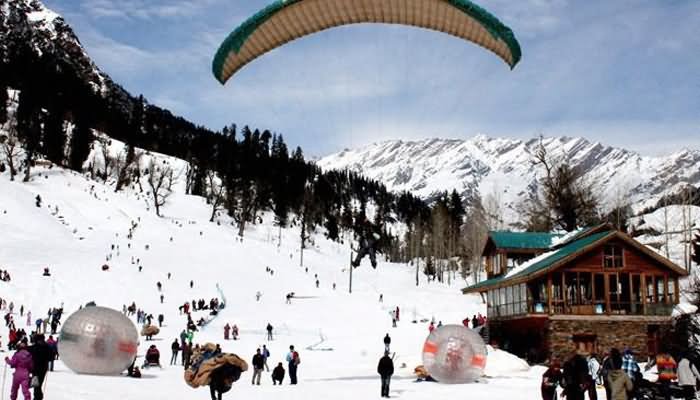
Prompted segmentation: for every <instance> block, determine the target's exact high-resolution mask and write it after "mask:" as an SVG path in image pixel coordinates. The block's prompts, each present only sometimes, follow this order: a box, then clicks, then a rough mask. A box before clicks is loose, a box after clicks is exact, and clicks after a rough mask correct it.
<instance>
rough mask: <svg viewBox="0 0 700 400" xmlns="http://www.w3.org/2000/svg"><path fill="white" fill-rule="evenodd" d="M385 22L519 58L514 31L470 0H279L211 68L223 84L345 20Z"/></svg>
mask: <svg viewBox="0 0 700 400" xmlns="http://www.w3.org/2000/svg"><path fill="white" fill-rule="evenodd" d="M357 23H386V24H401V25H410V26H417V27H422V28H427V29H432V30H436V31H440V32H444V33H447V34H450V35H453V36H456V37H459V38H462V39H465V40H468V41H471V42H473V43H475V44H477V45H479V46H482V47H484V48H486V49H487V50H490V51H492V52H493V53H495V54H496V55H498V56H499V57H500V58H502V59H503V61H505V62H506V63H507V64H508V65H509V66H510V67H511V68H513V67H515V65H516V64H517V63H518V61H520V45H519V44H518V41H517V40H516V39H515V35H513V31H511V29H510V28H508V27H507V26H505V25H504V24H503V23H501V21H499V20H498V19H497V18H496V17H494V16H493V15H491V14H490V13H489V12H488V11H486V10H484V9H483V8H481V7H479V6H477V5H476V4H474V3H472V2H471V1H469V0H403V1H400V2H399V1H387V0H364V1H348V0H277V1H275V2H274V3H272V4H270V5H269V6H267V7H265V8H263V9H262V10H260V11H259V12H257V13H256V14H255V15H253V16H252V17H250V18H249V19H247V20H246V21H245V22H243V24H241V25H240V26H239V27H238V28H236V29H235V30H234V31H233V32H232V33H231V34H230V35H229V36H228V37H227V38H226V40H225V41H224V42H223V43H222V44H221V47H219V50H218V52H217V53H216V56H215V57H214V62H213V65H212V71H213V73H214V76H215V77H216V79H218V80H219V82H221V83H222V84H224V83H226V81H227V80H228V79H229V78H230V77H231V76H232V75H233V74H235V73H236V72H237V71H238V70H240V69H241V68H243V66H245V65H246V64H248V63H249V62H251V61H253V60H254V59H256V58H258V57H260V56H261V55H263V54H265V53H266V52H268V51H270V50H272V49H274V48H276V47H279V46H282V45H283V44H285V43H287V42H290V41H292V40H295V39H298V38H300V37H303V36H306V35H310V34H312V33H316V32H320V31H322V30H325V29H329V28H333V27H336V26H341V25H349V24H357Z"/></svg>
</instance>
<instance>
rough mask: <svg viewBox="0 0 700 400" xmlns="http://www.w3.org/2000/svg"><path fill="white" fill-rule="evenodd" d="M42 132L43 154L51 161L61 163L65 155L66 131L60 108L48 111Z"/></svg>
mask: <svg viewBox="0 0 700 400" xmlns="http://www.w3.org/2000/svg"><path fill="white" fill-rule="evenodd" d="M44 132H45V134H44V143H43V147H44V154H46V157H47V158H48V159H49V160H50V161H51V162H53V163H56V164H58V165H63V163H64V162H65V157H66V155H65V145H66V132H65V129H64V120H63V113H62V112H61V111H60V110H53V111H51V112H50V113H49V115H48V117H47V119H46V125H45V126H44Z"/></svg>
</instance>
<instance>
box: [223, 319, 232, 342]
mask: <svg viewBox="0 0 700 400" xmlns="http://www.w3.org/2000/svg"><path fill="white" fill-rule="evenodd" d="M230 332H231V325H229V324H228V323H226V325H225V326H224V340H228V339H229V334H230Z"/></svg>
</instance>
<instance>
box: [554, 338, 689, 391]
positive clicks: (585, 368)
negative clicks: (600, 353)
mask: <svg viewBox="0 0 700 400" xmlns="http://www.w3.org/2000/svg"><path fill="white" fill-rule="evenodd" d="M680 357H681V361H680V362H678V363H677V362H676V360H675V359H674V358H673V357H672V356H671V355H670V354H669V353H668V352H667V351H666V350H662V351H661V352H659V354H657V355H656V357H654V358H652V359H651V361H650V362H649V363H647V365H646V368H645V370H649V369H651V368H653V367H654V366H656V368H657V374H658V379H657V382H656V383H651V382H649V381H647V380H646V379H644V377H643V375H642V370H641V368H640V367H639V364H638V363H637V361H636V360H635V357H634V351H633V350H632V349H629V348H628V349H625V350H623V351H622V352H620V350H619V349H616V348H612V349H610V351H609V352H608V353H607V354H605V355H604V357H603V359H602V362H600V361H599V360H598V358H597V355H596V354H590V355H588V356H586V357H584V356H583V355H581V354H579V353H578V352H574V354H572V356H571V357H570V358H569V359H568V360H567V361H566V362H565V363H564V365H563V368H562V366H561V364H560V363H559V361H557V360H552V361H551V362H550V363H549V367H548V369H547V371H545V373H544V374H543V375H542V383H541V393H542V399H543V400H556V399H557V390H558V388H561V389H562V391H561V394H560V396H561V397H562V398H563V397H566V398H567V399H569V400H584V398H585V396H586V395H588V399H589V400H597V397H598V396H597V393H596V387H597V386H600V385H602V386H603V387H604V388H605V396H606V399H607V400H631V399H641V398H654V399H655V398H663V399H664V400H671V399H672V398H673V397H677V396H678V395H681V396H683V398H684V399H686V400H694V399H695V393H696V381H697V380H700V373H698V370H697V368H696V367H695V366H694V365H693V363H692V362H690V357H689V353H685V354H681V355H680ZM674 381H677V383H678V386H679V388H680V392H681V393H676V396H673V394H672V389H671V387H672V382H674ZM642 391H645V394H644V397H642ZM647 394H648V395H649V396H652V397H648V396H647Z"/></svg>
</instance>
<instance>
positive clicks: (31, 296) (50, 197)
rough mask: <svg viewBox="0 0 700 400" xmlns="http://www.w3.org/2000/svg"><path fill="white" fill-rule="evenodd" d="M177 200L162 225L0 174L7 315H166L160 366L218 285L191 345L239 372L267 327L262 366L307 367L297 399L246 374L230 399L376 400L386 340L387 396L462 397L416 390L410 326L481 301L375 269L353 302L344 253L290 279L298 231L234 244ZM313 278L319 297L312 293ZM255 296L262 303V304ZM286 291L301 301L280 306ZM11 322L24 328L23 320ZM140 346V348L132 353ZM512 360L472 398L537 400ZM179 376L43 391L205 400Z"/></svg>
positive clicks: (106, 192) (53, 384) (321, 252)
mask: <svg viewBox="0 0 700 400" xmlns="http://www.w3.org/2000/svg"><path fill="white" fill-rule="evenodd" d="M113 147H114V149H113V150H112V151H120V150H121V149H120V148H119V147H120V144H119V143H118V142H115V143H114V145H113ZM151 156H152V157H155V158H156V163H157V164H161V163H163V162H165V163H167V164H170V165H172V166H174V167H175V169H176V171H178V172H179V173H181V172H182V171H183V168H184V167H185V163H184V162H182V161H180V160H177V159H173V158H170V157H166V156H163V155H158V154H152V155H149V156H146V157H144V158H148V157H151ZM144 162H145V161H144ZM183 192H184V188H183V187H182V181H179V182H178V184H177V185H176V192H175V194H173V197H172V199H171V201H169V203H168V204H167V205H166V206H164V208H163V210H162V211H163V215H164V217H163V218H159V217H157V216H156V215H155V213H154V210H153V209H152V208H151V207H150V206H149V202H148V201H147V200H146V196H147V193H141V192H140V191H139V190H138V189H137V188H136V186H131V187H129V188H128V189H127V190H126V191H124V192H120V193H114V189H113V186H111V185H105V184H103V183H101V182H97V181H93V180H90V179H88V178H86V177H84V176H82V175H79V174H77V173H75V172H72V171H68V170H65V169H62V168H58V167H53V168H43V167H37V169H36V170H35V175H34V178H33V180H32V181H31V182H30V183H26V184H25V183H19V182H10V181H9V179H8V177H7V173H2V174H0V231H1V232H3V234H2V235H1V236H0V269H4V270H7V271H9V273H10V275H11V276H12V281H11V282H9V283H5V282H0V289H1V290H0V297H3V298H5V299H8V300H11V301H14V303H15V304H16V307H15V312H17V309H18V308H19V305H24V306H25V309H26V310H31V311H32V312H33V313H34V315H41V314H43V313H44V310H47V309H48V308H49V307H54V306H58V305H59V304H64V306H65V308H66V310H67V314H70V313H71V312H72V311H74V310H76V309H77V308H78V307H79V305H81V304H85V303H86V302H88V301H95V302H96V303H97V304H98V305H104V306H108V307H113V308H116V309H121V308H122V306H123V305H124V304H130V303H131V302H132V301H135V302H136V304H137V305H138V306H139V307H141V308H144V309H145V310H147V311H148V312H149V313H152V314H154V315H158V314H160V313H163V314H164V315H165V325H166V326H165V328H164V329H163V332H162V333H161V334H160V335H159V336H158V340H156V341H155V342H154V343H155V344H156V345H157V346H158V347H159V348H160V349H161V351H162V354H163V359H164V361H167V360H168V359H169V354H168V353H169V352H168V350H167V349H168V346H169V344H170V342H171V340H172V339H173V338H175V337H176V336H177V335H178V333H179V332H180V330H181V329H182V328H183V327H184V323H185V322H186V320H185V317H184V316H181V315H179V313H178V310H177V307H178V306H179V305H180V304H182V303H184V302H185V301H191V300H192V299H199V298H204V299H206V300H209V299H210V298H213V297H218V296H219V294H218V292H217V289H216V286H217V284H218V285H220V287H221V289H222V291H223V294H224V296H225V298H226V301H227V307H226V309H225V310H224V311H223V312H222V313H221V314H220V315H219V317H217V318H216V319H215V320H213V321H212V322H211V323H210V324H209V325H208V326H207V327H206V328H205V329H204V330H203V331H202V332H200V333H198V334H197V336H196V340H197V341H214V342H218V343H221V344H222V346H223V348H224V350H225V351H233V352H237V353H239V354H240V355H241V356H243V357H244V358H246V359H248V358H249V357H251V356H252V354H253V353H254V350H255V348H256V347H257V346H260V345H262V344H263V343H265V342H264V341H263V338H264V327H265V325H266V324H267V323H268V322H270V323H272V325H273V326H275V328H276V330H275V332H276V335H277V338H276V340H274V341H273V342H270V343H269V347H270V350H271V352H272V360H271V361H273V362H275V363H276V362H277V361H278V360H279V361H282V357H283V355H284V353H285V351H286V348H287V346H288V345H289V344H295V345H296V346H297V347H298V348H301V355H302V356H301V357H302V359H303V363H302V365H301V366H300V372H299V375H300V385H299V386H298V387H284V388H272V386H271V384H270V382H269V381H267V379H269V378H266V381H265V382H264V386H263V387H262V388H251V387H250V385H249V384H248V381H247V379H250V376H251V375H250V373H246V374H244V376H243V378H242V380H241V381H240V383H239V384H237V386H235V387H234V391H233V392H232V393H233V394H234V395H236V396H260V397H258V398H273V397H274V398H277V397H278V396H279V395H280V393H283V394H284V396H286V397H289V398H302V397H304V398H308V396H309V395H311V396H312V397H313V398H322V397H323V396H325V395H327V393H329V392H331V391H332V392H334V393H336V395H334V397H335V398H340V399H346V398H347V399H351V398H352V399H355V398H358V397H363V398H367V397H369V396H372V395H373V393H374V392H375V390H378V387H377V386H378V379H377V378H375V368H376V362H377V360H378V355H379V354H380V352H381V351H382V348H383V347H382V346H383V344H382V342H381V338H382V337H383V336H384V334H385V333H387V332H389V333H390V334H391V335H392V337H393V339H394V340H393V344H392V347H393V351H395V352H396V364H397V368H398V367H399V366H400V365H402V364H404V363H405V365H406V367H404V368H399V369H397V375H395V382H394V385H393V391H392V395H394V396H399V397H406V398H409V399H426V398H431V397H433V396H435V395H436V394H437V395H445V396H448V395H449V396H451V395H454V394H456V393H459V392H460V391H462V390H464V388H463V387H454V386H436V385H434V384H420V383H414V382H413V378H412V369H413V367H414V366H415V365H417V364H420V363H421V362H420V349H421V346H422V342H423V340H424V339H425V336H426V334H427V325H426V323H424V322H421V323H417V324H412V323H410V322H409V321H410V320H411V319H413V318H416V319H430V318H432V317H433V316H434V317H435V318H436V320H441V321H443V323H460V321H461V320H462V319H463V318H464V317H466V316H471V315H473V314H475V313H477V312H482V313H483V312H484V311H485V307H484V305H482V304H481V302H480V300H479V298H478V296H463V295H461V293H460V291H459V289H460V288H461V287H462V286H463V285H464V284H465V283H464V282H463V281H457V282H454V284H453V285H452V286H448V285H445V284H438V283H435V282H433V283H430V284H427V283H425V280H424V279H423V278H421V281H422V284H421V286H420V287H418V288H416V287H415V283H414V279H415V278H414V272H413V271H414V270H413V269H412V268H410V267H408V266H406V265H401V264H390V263H387V262H384V261H383V260H381V261H380V263H379V266H378V268H377V269H376V270H374V269H372V268H371V267H370V266H369V265H368V262H367V261H365V263H364V264H363V265H362V266H361V267H360V268H358V269H356V270H355V273H354V276H353V279H354V281H353V293H352V294H349V293H348V291H347V289H348V274H347V272H348V271H347V269H346V267H347V259H348V248H347V246H341V245H339V244H337V243H335V242H330V241H327V240H325V239H324V238H323V235H314V240H313V241H314V243H315V245H314V246H313V248H311V249H309V250H307V251H306V252H305V254H304V260H305V261H304V264H305V268H306V267H308V272H307V271H306V269H305V268H302V267H300V266H299V254H298V231H297V230H296V229H294V228H289V229H284V230H283V231H282V236H281V237H282V240H281V244H280V243H278V241H277V227H275V226H273V224H272V221H271V220H272V218H271V216H270V215H268V214H265V215H264V220H265V222H263V223H262V224H259V225H256V226H253V227H250V229H249V230H248V231H247V232H246V236H245V238H244V239H243V240H242V241H241V240H238V239H236V237H237V236H236V233H237V229H236V228H235V227H234V226H231V224H230V221H229V220H228V219H227V218H228V217H222V218H220V219H219V221H218V223H210V222H208V218H209V215H210V209H209V206H208V205H206V204H205V202H204V200H203V199H202V198H200V197H196V196H187V195H184V194H183ZM37 195H39V196H41V206H40V207H37V206H36V205H35V203H36V201H35V199H36V197H37ZM130 233H131V238H129V237H128V235H129V234H130ZM112 246H114V248H113V247H112ZM137 261H138V262H137ZM103 264H107V265H109V267H110V268H109V271H102V270H101V268H100V267H101V266H102V265H103ZM138 265H141V266H142V267H143V270H142V272H139V270H138ZM44 267H49V268H50V270H51V273H52V276H51V277H43V276H42V271H43V268H44ZM266 267H270V268H272V269H273V270H274V274H269V273H268V272H267V271H266ZM168 273H172V278H171V279H168V278H167V274H168ZM316 274H317V275H318V279H319V281H320V287H319V288H316V287H315V280H314V276H315V275H316ZM190 280H193V281H194V288H193V289H190V288H189V282H190ZM158 281H160V282H161V283H162V284H163V294H164V296H165V302H164V304H160V303H159V292H158V291H157V289H156V282H158ZM333 283H336V289H335V290H333V288H332V284H333ZM257 291H260V292H261V293H262V298H261V300H260V301H259V302H257V301H256V300H255V293H256V292H257ZM289 292H295V294H296V296H298V297H299V298H298V299H294V301H293V303H292V304H291V305H286V304H285V294H286V293H289ZM379 294H383V295H384V302H383V303H379V302H378V301H377V300H378V297H379ZM396 306H399V307H400V310H401V321H400V322H399V326H398V328H391V320H390V318H389V315H388V312H389V310H391V309H393V308H394V307H396ZM195 316H196V318H199V316H200V315H197V314H195ZM201 316H205V315H204V314H202V315H201ZM15 318H16V320H17V321H21V325H22V326H24V323H23V322H24V318H20V317H19V315H15ZM227 322H228V323H231V324H234V323H235V324H237V325H238V326H239V327H240V329H241V340H240V341H237V342H228V343H222V342H223V340H222V338H223V333H222V332H223V326H224V325H225V324H226V323H227ZM3 331H4V330H3ZM321 335H322V337H323V338H324V339H325V340H324V341H323V342H322V343H321V344H320V345H319V347H320V348H333V350H332V351H311V350H309V349H308V348H307V346H311V345H314V344H317V343H319V342H320V341H321V340H322V339H321ZM3 336H4V332H3ZM5 340H6V338H3V342H5ZM149 344H150V343H146V342H144V341H142V343H141V346H140V348H139V354H143V352H144V351H145V348H146V347H147V345H149ZM510 357H511V356H508V355H507V354H505V353H503V354H501V352H496V353H494V354H493V358H492V360H494V362H493V364H492V365H490V368H491V370H490V371H491V372H490V374H491V375H493V376H494V377H493V378H490V379H488V380H487V381H488V382H489V384H488V385H483V384H481V385H479V384H476V385H471V386H470V388H469V390H470V391H473V392H474V393H489V394H490V395H491V397H492V398H502V399H506V398H512V396H513V395H514V393H516V392H519V393H522V392H523V391H525V392H529V393H532V396H535V394H536V393H537V391H538V390H539V386H538V381H537V379H536V378H531V376H532V374H533V373H534V374H535V376H536V372H532V373H531V372H522V373H517V374H516V376H512V374H513V372H512V370H513V369H518V368H520V367H519V365H521V362H514V361H513V359H512V358H510ZM499 360H500V361H499ZM504 360H505V361H504ZM540 373H541V372H540ZM181 374H182V370H181V368H180V367H167V366H166V367H165V368H164V369H163V370H148V371H145V378H152V379H142V380H140V381H134V380H131V379H129V380H126V379H128V378H101V377H90V376H78V375H74V374H72V373H68V372H67V371H66V369H65V367H64V366H63V365H62V364H60V362H59V363H58V365H57V371H56V372H55V373H53V374H51V375H49V380H48V389H47V391H48V393H49V396H50V397H51V398H55V399H75V398H77V397H80V398H87V397H99V398H106V399H111V398H115V399H116V398H122V399H140V398H143V396H144V393H147V394H148V398H150V399H166V398H167V399H171V398H173V397H174V396H175V397H177V398H183V399H189V398H192V399H194V398H201V397H202V396H203V395H204V393H203V390H202V391H194V390H192V389H190V388H189V387H187V386H186V385H185V383H184V381H182V375H181ZM504 374H505V375H507V377H506V376H504ZM499 376H503V378H499ZM504 379H506V380H507V382H508V384H507V385H506V384H504V383H505V380H504ZM499 382H500V383H499ZM200 392H201V393H200ZM105 393H114V395H105Z"/></svg>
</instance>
